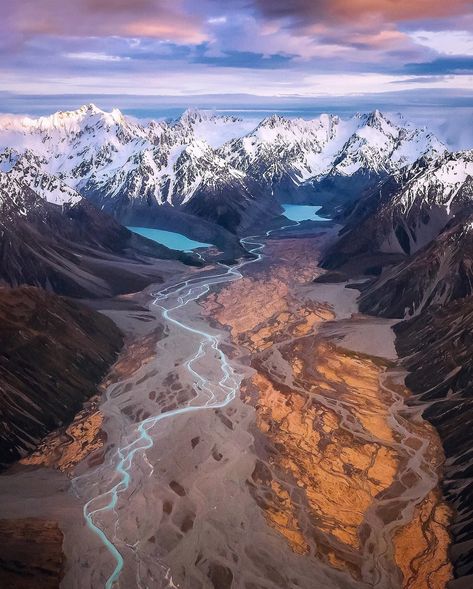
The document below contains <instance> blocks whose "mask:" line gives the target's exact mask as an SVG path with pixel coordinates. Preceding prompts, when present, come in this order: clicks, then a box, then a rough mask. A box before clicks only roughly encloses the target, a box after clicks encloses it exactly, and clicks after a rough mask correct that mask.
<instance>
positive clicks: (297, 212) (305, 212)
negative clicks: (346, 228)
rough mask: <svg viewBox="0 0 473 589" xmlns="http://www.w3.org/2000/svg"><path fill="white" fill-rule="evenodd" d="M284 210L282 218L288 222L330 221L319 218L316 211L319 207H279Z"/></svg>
mask: <svg viewBox="0 0 473 589" xmlns="http://www.w3.org/2000/svg"><path fill="white" fill-rule="evenodd" d="M281 206H282V208H283V209H284V216H285V217H286V218H287V219H289V220H290V221H330V219H327V218H325V217H319V215H317V211H319V210H320V209H321V208H322V207H321V206H311V205H281Z"/></svg>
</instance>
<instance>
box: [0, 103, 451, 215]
mask: <svg viewBox="0 0 473 589" xmlns="http://www.w3.org/2000/svg"><path fill="white" fill-rule="evenodd" d="M0 148H4V149H5V148H14V149H15V150H17V151H18V152H20V153H24V152H27V153H28V154H29V155H28V157H29V158H31V157H32V155H30V154H33V155H34V156H35V157H36V160H35V166H36V168H37V170H40V172H39V171H37V170H36V168H35V169H34V170H33V168H31V169H29V175H28V176H27V178H28V182H30V181H31V182H34V183H35V184H34V185H35V189H37V190H39V191H40V192H41V193H42V194H43V195H45V197H46V198H50V199H54V198H56V199H60V197H59V192H60V191H61V190H63V188H64V186H68V187H70V188H71V189H73V190H76V191H78V192H80V193H81V194H83V195H84V196H87V197H88V198H91V199H92V200H93V201H94V202H96V203H97V204H99V206H107V208H108V209H109V210H111V211H112V212H113V209H114V204H113V203H114V202H116V203H117V206H118V203H120V207H122V208H123V207H124V206H130V204H133V203H134V202H136V203H137V204H138V205H139V206H156V205H163V204H169V205H172V206H178V207H186V206H187V205H188V204H189V203H190V202H191V200H192V199H193V198H194V195H199V198H203V197H204V196H205V200H206V202H207V197H208V196H209V195H210V194H213V195H214V198H219V199H222V198H223V199H225V198H226V197H225V190H223V187H224V186H225V184H226V183H228V185H229V186H230V187H232V195H233V197H236V198H237V200H239V201H241V203H244V202H247V201H252V200H254V199H255V198H257V197H258V195H261V194H263V193H266V194H270V195H273V194H274V195H276V196H280V195H284V194H285V192H286V191H288V190H289V191H290V190H294V191H297V190H299V189H301V190H309V191H312V193H313V192H314V186H315V184H316V183H317V182H318V181H320V180H321V179H323V178H325V177H330V176H341V177H350V176H352V175H354V174H356V173H358V172H360V171H363V172H367V173H368V174H373V175H382V174H386V173H392V172H393V171H396V170H399V169H400V168H402V167H403V166H405V165H407V164H411V163H412V162H414V161H415V160H416V159H418V158H419V157H422V156H423V157H427V158H432V157H435V156H436V155H438V154H440V153H443V152H445V150H446V148H445V146H444V145H443V144H442V143H441V142H440V141H439V140H438V139H436V138H435V136H433V135H432V134H431V133H429V132H428V131H427V130H426V129H424V128H420V129H418V128H416V127H415V126H414V125H412V124H410V123H409V122H407V121H405V120H404V119H403V118H402V117H400V116H397V115H396V116H395V115H390V116H389V117H388V116H386V115H383V114H381V113H380V112H379V111H375V112H373V113H371V114H367V115H356V116H355V117H353V118H351V119H349V120H342V119H340V118H339V117H338V116H332V115H326V114H324V115H321V116H320V117H318V118H316V119H313V120H309V121H306V120H303V119H287V118H284V117H280V116H277V115H273V116H271V117H268V118H266V119H264V120H263V121H261V122H260V123H259V124H258V125H257V126H256V128H253V124H252V123H251V121H244V120H242V119H239V118H236V117H229V116H221V115H216V114H214V113H211V112H208V111H199V110H194V109H191V110H188V111H186V112H185V113H184V114H183V115H182V116H181V117H180V118H179V119H178V120H176V121H171V122H165V121H150V122H144V121H143V122H140V121H136V120H134V119H132V118H129V117H126V116H124V115H123V114H122V113H121V112H120V111H119V110H117V109H114V110H113V111H112V112H110V113H107V112H104V111H102V110H100V109H99V108H97V107H96V106H95V105H93V104H89V105H85V106H82V107H81V108H79V109H78V110H76V111H70V112H58V113H55V114H53V115H51V116H49V117H40V118H38V119H31V118H27V117H17V116H13V117H10V116H6V115H5V116H0ZM2 165H3V166H7V165H9V164H7V163H6V158H4V163H3V164H2ZM40 173H41V174H42V176H41V174H40ZM52 176H56V177H57V178H58V181H57V184H56V185H55V184H54V181H53V180H52V178H51V177H52ZM238 191H240V196H236V194H237V192H238ZM66 192H67V191H66ZM47 194H48V195H49V197H48V196H46V195H47ZM217 195H218V196H217ZM71 197H72V196H71V195H69V196H68V197H67V198H71ZM227 198H228V197H227ZM220 204H222V203H220ZM194 208H196V207H194ZM197 208H199V207H197Z"/></svg>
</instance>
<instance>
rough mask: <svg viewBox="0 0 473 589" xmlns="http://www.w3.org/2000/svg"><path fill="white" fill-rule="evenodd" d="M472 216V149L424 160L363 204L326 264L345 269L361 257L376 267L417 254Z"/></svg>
mask: <svg viewBox="0 0 473 589" xmlns="http://www.w3.org/2000/svg"><path fill="white" fill-rule="evenodd" d="M468 214H473V150H468V151H459V152H454V153H445V154H442V155H440V156H438V157H436V158H434V159H427V158H422V159H419V160H418V161H416V162H415V163H414V164H413V165H411V166H408V167H407V168H404V169H403V170H401V171H400V172H398V173H397V174H395V175H393V176H390V177H388V178H387V179H386V180H385V181H384V182H382V183H381V184H379V185H378V186H376V188H375V189H373V190H372V191H371V193H369V194H368V195H367V196H366V197H365V198H362V199H361V200H360V201H359V203H358V205H357V206H356V207H355V208H354V210H353V212H352V213H351V215H350V216H349V218H348V219H347V224H346V226H345V228H344V231H343V233H342V234H341V237H340V239H339V240H338V241H337V242H336V243H335V244H334V245H333V246H332V248H331V249H330V250H329V251H328V252H327V253H326V256H325V259H324V265H325V267H327V268H331V269H334V268H340V267H342V266H343V265H344V264H345V263H347V261H348V260H352V261H353V259H355V258H358V259H366V260H369V264H370V265H371V266H374V265H376V264H377V262H376V257H378V258H379V257H380V256H391V257H392V256H398V257H399V256H401V257H402V256H404V255H406V254H407V255H410V254H414V253H415V252H418V251H419V250H421V249H422V248H423V247H425V246H426V245H428V244H429V243H431V242H432V240H434V239H435V238H436V237H437V236H438V235H439V234H440V233H441V232H442V231H443V230H444V228H445V227H446V226H447V225H448V224H449V223H453V222H457V221H458V219H459V218H463V216H464V215H468ZM467 228H468V225H465V227H464V228H463V229H464V230H466V229H467ZM439 243H440V242H439Z"/></svg>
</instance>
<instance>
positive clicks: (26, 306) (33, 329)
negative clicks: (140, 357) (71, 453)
mask: <svg viewBox="0 0 473 589" xmlns="http://www.w3.org/2000/svg"><path fill="white" fill-rule="evenodd" d="M0 325H1V327H0V350H1V352H0V391H1V396H0V416H1V419H0V423H1V425H0V464H2V465H6V464H8V463H10V462H12V461H14V460H17V459H18V458H20V457H21V456H23V455H25V454H26V453H28V452H30V451H31V450H33V449H34V447H35V446H36V445H37V444H38V442H39V440H40V439H41V438H42V437H43V436H45V435H46V434H47V433H48V432H50V431H51V430H53V429H56V428H57V427H59V426H60V425H62V424H63V423H64V422H65V421H68V420H70V419H72V418H73V417H74V415H75V414H76V413H77V412H78V411H79V409H80V408H81V406H82V403H83V402H84V401H85V400H86V399H87V398H89V397H91V396H92V395H93V394H94V393H95V392H96V390H97V386H98V384H99V383H100V381H101V379H102V377H103V376H104V375H105V373H106V372H107V370H108V369H109V367H110V366H111V365H112V363H113V362H114V360H115V357H116V354H117V352H118V350H119V349H120V347H121V344H122V336H121V333H120V331H119V330H118V328H117V327H116V326H115V324H114V323H113V322H112V321H111V320H110V319H108V318H107V317H105V316H103V315H101V314H99V313H97V312H95V311H92V310H89V309H87V308H85V307H83V306H82V305H79V304H77V303H73V302H71V301H68V300H66V299H64V298H61V297H58V296H56V295H53V294H50V293H46V292H44V291H42V290H40V289H37V288H32V287H23V288H17V289H0Z"/></svg>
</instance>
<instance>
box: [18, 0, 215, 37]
mask: <svg viewBox="0 0 473 589" xmlns="http://www.w3.org/2000/svg"><path fill="white" fill-rule="evenodd" d="M9 10H10V11H11V12H10V18H9V27H10V30H13V31H14V32H15V33H16V34H17V35H19V36H21V37H25V38H28V37H30V36H35V35H57V36H90V37H93V36H108V35H123V36H134V35H135V36H143V37H157V38H160V39H165V40H171V41H177V42H184V43H199V42H202V41H203V40H205V38H206V36H205V34H204V33H203V29H202V22H201V21H200V20H199V19H196V18H195V17H194V16H192V15H190V14H188V13H187V12H186V11H185V10H184V7H183V2H182V0H174V2H163V1H161V0H43V1H39V0H22V1H21V2H15V3H12V4H11V6H10V8H9Z"/></svg>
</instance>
